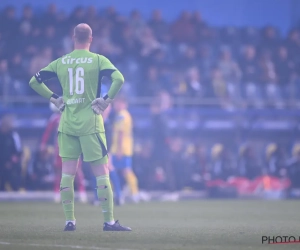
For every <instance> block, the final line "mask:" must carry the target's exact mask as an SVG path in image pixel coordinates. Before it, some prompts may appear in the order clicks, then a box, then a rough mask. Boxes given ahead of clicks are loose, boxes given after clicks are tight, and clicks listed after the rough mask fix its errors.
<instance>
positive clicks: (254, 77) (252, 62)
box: [240, 45, 261, 105]
mask: <svg viewBox="0 0 300 250" xmlns="http://www.w3.org/2000/svg"><path fill="white" fill-rule="evenodd" d="M240 68H241V70H242V72H243V75H242V82H243V86H242V90H243V94H244V96H245V97H246V98H247V99H248V100H249V101H254V102H255V104H256V105H257V103H258V101H259V100H260V98H261V91H260V89H259V87H258V81H259V78H258V76H259V68H258V62H257V59H256V49H255V47H254V46H252V45H248V46H246V47H245V48H244V51H243V54H242V56H241V60H240Z"/></svg>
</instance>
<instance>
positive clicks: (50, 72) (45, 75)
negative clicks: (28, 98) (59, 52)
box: [29, 60, 57, 99]
mask: <svg viewBox="0 0 300 250" xmlns="http://www.w3.org/2000/svg"><path fill="white" fill-rule="evenodd" d="M56 63H57V60H56V61H53V62H52V63H50V64H49V65H48V66H47V67H45V68H43V69H41V70H40V71H39V72H38V73H36V74H35V75H34V76H33V77H32V78H31V80H30V82H29V85H30V87H31V88H32V89H33V90H34V91H35V92H37V93H38V94H39V95H41V96H43V97H45V98H47V99H50V97H51V96H52V95H53V92H52V91H51V90H50V89H49V88H48V87H47V86H46V85H45V84H44V82H45V81H47V80H50V79H51V78H54V77H57V74H56V70H55V69H56V66H55V65H56Z"/></svg>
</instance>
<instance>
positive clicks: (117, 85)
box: [99, 56, 124, 99]
mask: <svg viewBox="0 0 300 250" xmlns="http://www.w3.org/2000/svg"><path fill="white" fill-rule="evenodd" d="M101 57H102V59H101V64H100V74H99V78H100V80H101V79H102V77H104V76H106V77H109V78H110V79H111V81H112V83H111V86H110V89H109V90H108V93H107V94H108V97H109V98H111V99H114V98H115V96H116V95H117V93H118V92H119V91H120V89H121V87H122V85H123V83H124V77H123V75H122V74H121V72H120V71H119V70H118V69H117V68H116V67H115V66H114V65H113V64H112V63H111V62H110V61H109V60H108V59H107V58H106V57H103V56H101Z"/></svg>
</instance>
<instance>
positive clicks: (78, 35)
mask: <svg viewBox="0 0 300 250" xmlns="http://www.w3.org/2000/svg"><path fill="white" fill-rule="evenodd" d="M74 40H75V42H76V43H78V44H86V43H91V41H92V29H91V27H90V26H89V25H88V24H86V23H80V24H78V25H77V26H76V27H75V28H74Z"/></svg>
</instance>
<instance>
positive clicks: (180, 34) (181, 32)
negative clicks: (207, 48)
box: [171, 11, 196, 44]
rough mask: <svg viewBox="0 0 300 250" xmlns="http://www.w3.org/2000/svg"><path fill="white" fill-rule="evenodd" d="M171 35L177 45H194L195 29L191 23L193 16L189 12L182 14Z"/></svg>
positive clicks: (173, 26) (172, 28)
mask: <svg viewBox="0 0 300 250" xmlns="http://www.w3.org/2000/svg"><path fill="white" fill-rule="evenodd" d="M171 35H172V37H173V40H174V41H175V42H176V43H179V44H180V43H187V44H189V43H192V42H194V41H195V37H196V34H195V27H194V25H193V24H192V21H191V14H190V13H189V12H187V11H184V12H182V13H181V15H180V17H179V18H178V19H177V20H176V21H175V23H174V24H173V25H172V27H171Z"/></svg>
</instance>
